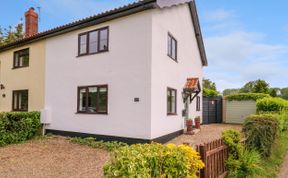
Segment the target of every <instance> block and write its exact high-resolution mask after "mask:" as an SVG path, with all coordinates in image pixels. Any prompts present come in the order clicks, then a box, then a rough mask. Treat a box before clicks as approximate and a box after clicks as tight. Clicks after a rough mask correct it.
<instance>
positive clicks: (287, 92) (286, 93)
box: [281, 87, 288, 100]
mask: <svg viewBox="0 0 288 178" xmlns="http://www.w3.org/2000/svg"><path fill="white" fill-rule="evenodd" d="M281 97H282V98H283V99H286V100H288V87H287V88H282V89H281Z"/></svg>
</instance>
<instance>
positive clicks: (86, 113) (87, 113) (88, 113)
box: [75, 112, 108, 115]
mask: <svg viewBox="0 0 288 178" xmlns="http://www.w3.org/2000/svg"><path fill="white" fill-rule="evenodd" d="M75 114H85V115H108V113H107V112H106V113H104V112H103V113H92V112H76V113H75Z"/></svg>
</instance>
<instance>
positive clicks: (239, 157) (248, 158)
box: [222, 129, 261, 178]
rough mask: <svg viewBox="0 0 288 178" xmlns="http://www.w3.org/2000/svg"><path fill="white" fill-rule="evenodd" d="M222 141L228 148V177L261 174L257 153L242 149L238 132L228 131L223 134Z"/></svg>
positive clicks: (259, 159)
mask: <svg viewBox="0 0 288 178" xmlns="http://www.w3.org/2000/svg"><path fill="white" fill-rule="evenodd" d="M222 139H223V140H224V143H225V144H226V145H227V146H228V147H229V157H228V159H227V161H226V166H227V169H228V171H229V174H228V177H236V178H238V177H239V178H242V177H254V176H255V175H259V174H260V173H261V168H260V166H259V164H260V161H261V157H260V155H259V153H258V152H256V151H254V150H248V149H245V148H244V145H243V144H242V143H241V134H240V132H239V131H237V130H233V129H229V130H227V131H225V132H223V134H222Z"/></svg>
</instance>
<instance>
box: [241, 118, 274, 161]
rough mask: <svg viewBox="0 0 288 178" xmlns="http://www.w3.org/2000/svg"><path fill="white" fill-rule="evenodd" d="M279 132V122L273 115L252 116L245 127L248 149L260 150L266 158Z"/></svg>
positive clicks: (247, 119)
mask: <svg viewBox="0 0 288 178" xmlns="http://www.w3.org/2000/svg"><path fill="white" fill-rule="evenodd" d="M278 131H279V121H278V120H277V115H273V114H261V115H251V116H249V117H248V118H246V120H245V122H244V126H243V132H244V134H245V137H246V146H247V147H248V149H250V150H253V149H255V150H258V151H259V153H261V154H262V155H263V156H265V157H268V156H269V155H270V153H271V148H272V145H273V143H274V140H275V139H276V136H277V133H278Z"/></svg>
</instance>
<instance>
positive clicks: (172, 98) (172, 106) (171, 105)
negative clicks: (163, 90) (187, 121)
mask: <svg viewBox="0 0 288 178" xmlns="http://www.w3.org/2000/svg"><path fill="white" fill-rule="evenodd" d="M176 98H177V90H175V89H172V88H167V115H176V114H177V111H176V110H177V106H176V104H177V99H176Z"/></svg>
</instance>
